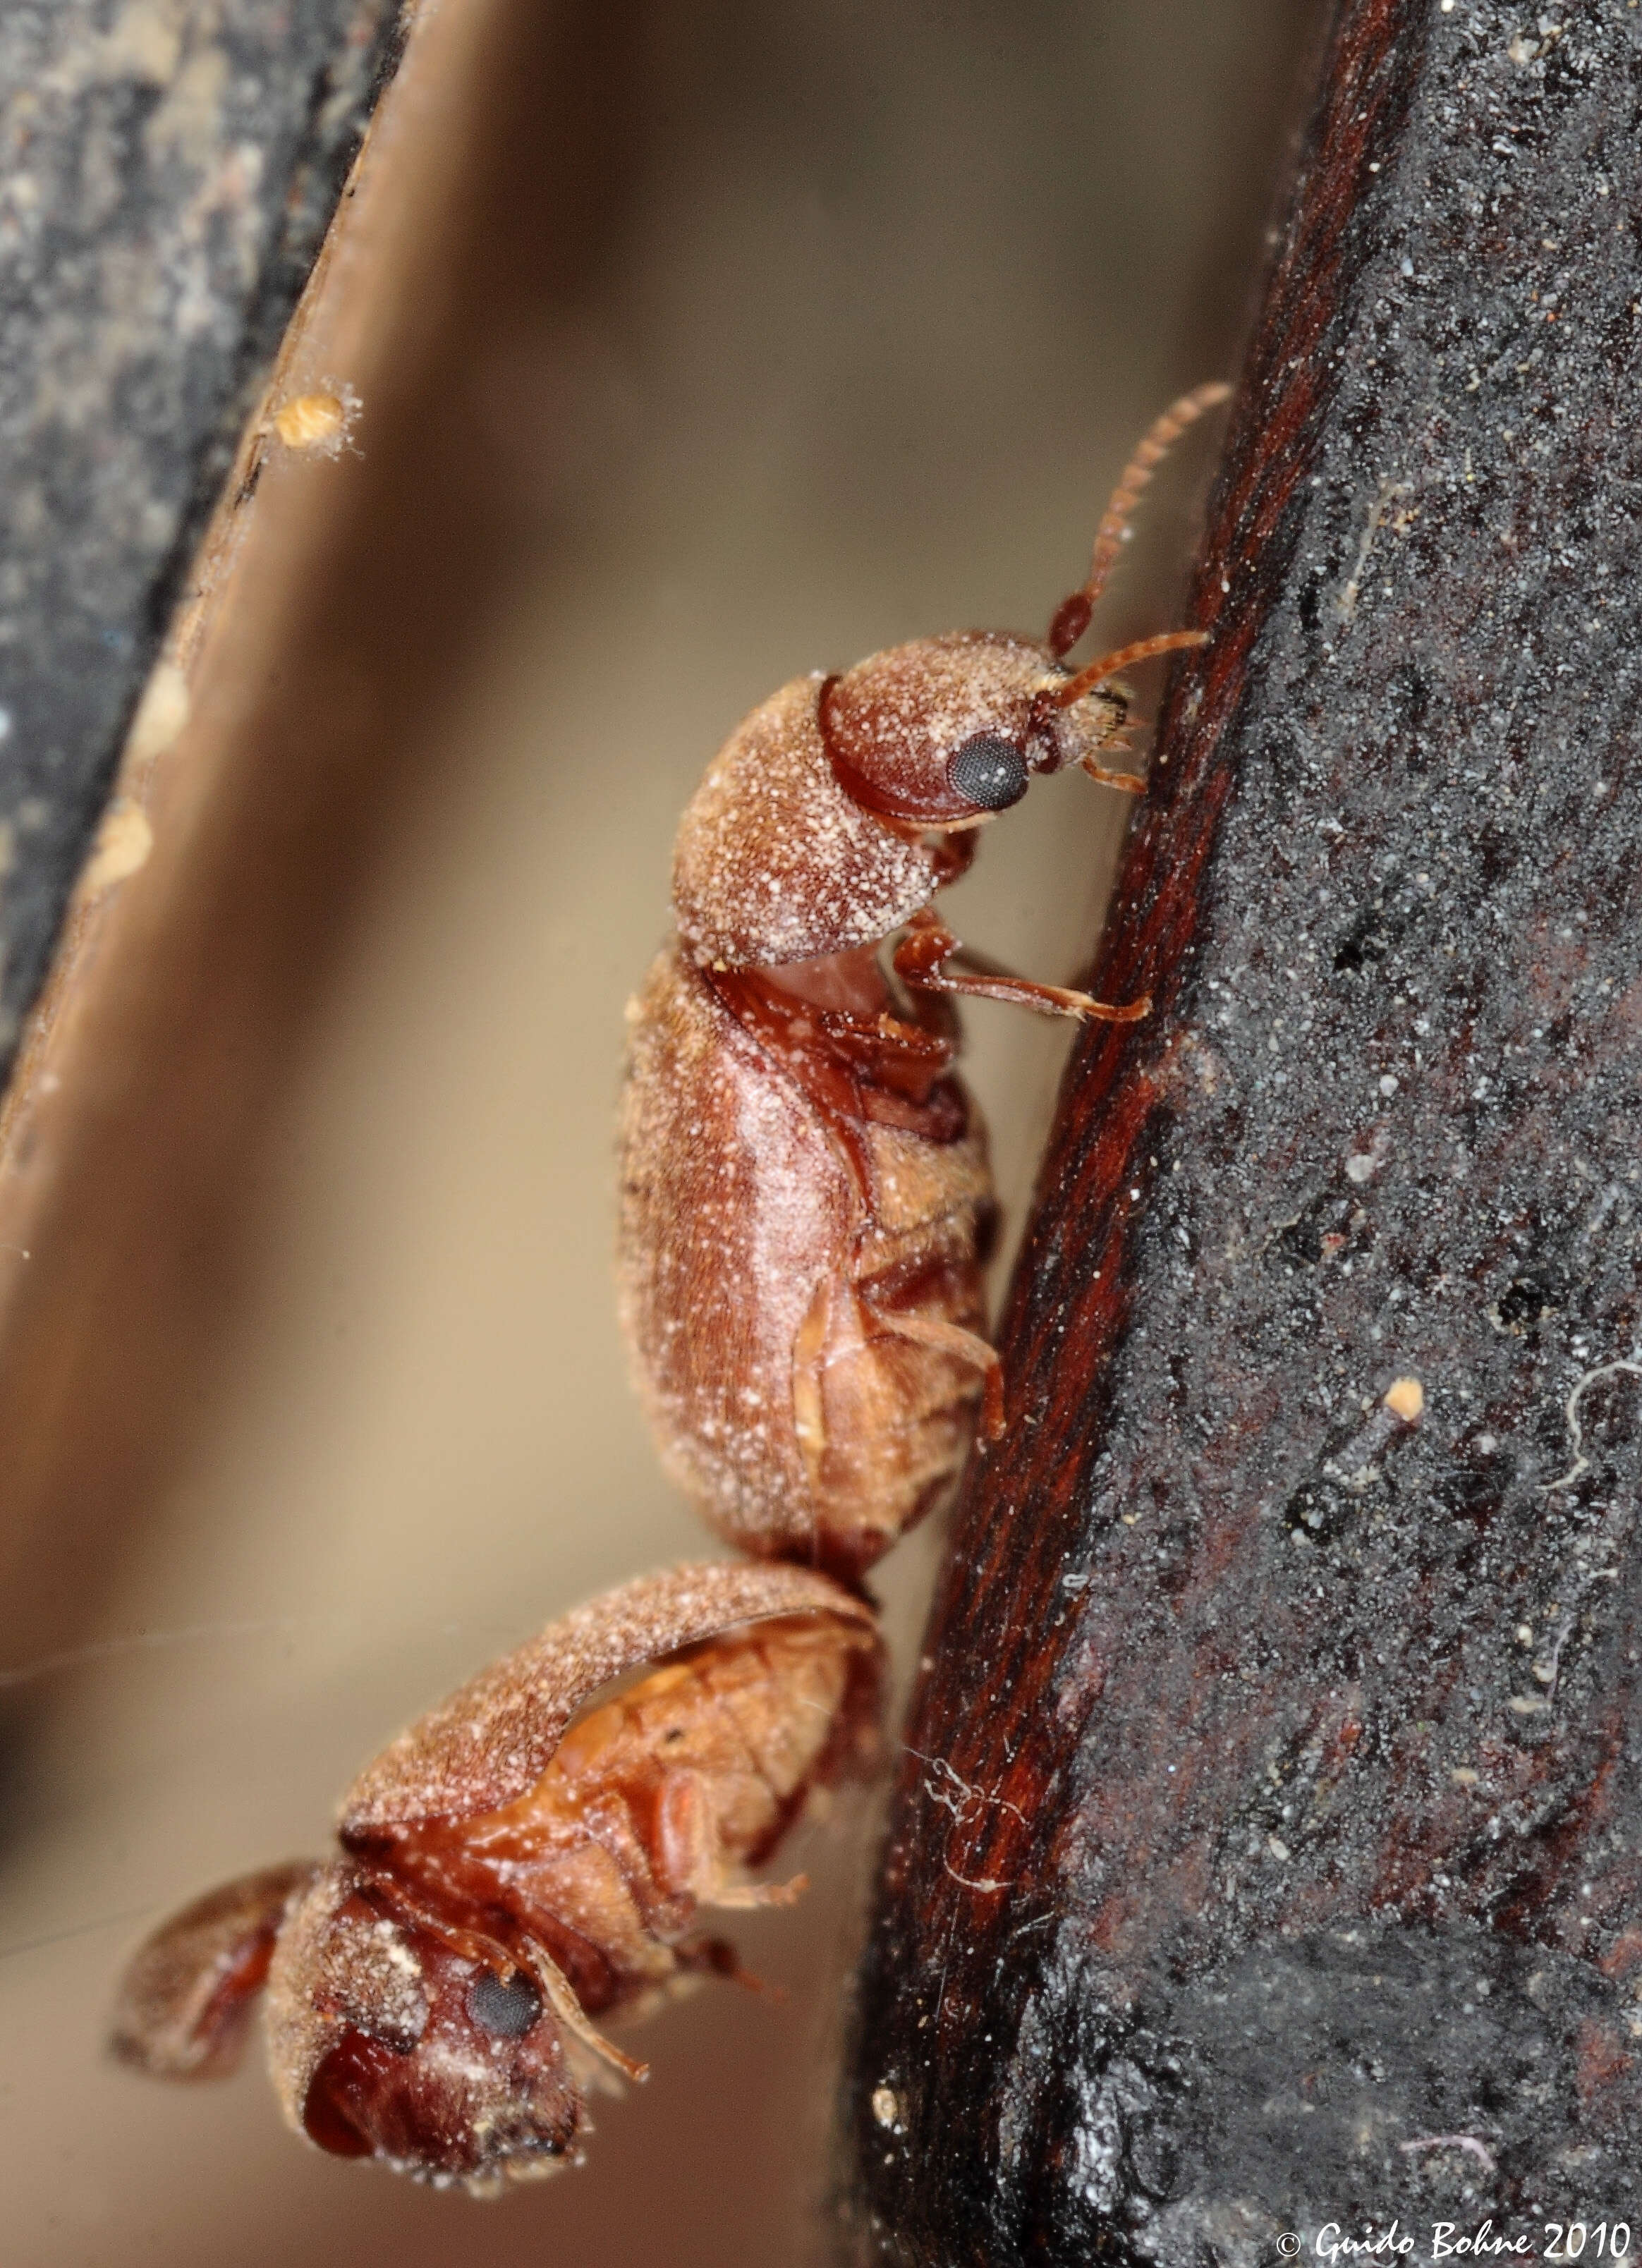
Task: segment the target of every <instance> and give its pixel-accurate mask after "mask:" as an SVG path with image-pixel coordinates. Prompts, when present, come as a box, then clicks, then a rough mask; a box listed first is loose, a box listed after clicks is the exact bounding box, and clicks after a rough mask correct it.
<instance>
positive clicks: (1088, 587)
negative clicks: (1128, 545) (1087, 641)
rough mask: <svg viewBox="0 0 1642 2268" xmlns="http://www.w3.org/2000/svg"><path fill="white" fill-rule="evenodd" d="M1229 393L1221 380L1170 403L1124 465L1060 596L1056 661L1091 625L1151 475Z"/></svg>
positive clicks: (1053, 627) (1052, 639)
mask: <svg viewBox="0 0 1642 2268" xmlns="http://www.w3.org/2000/svg"><path fill="white" fill-rule="evenodd" d="M1231 392H1232V389H1231V387H1229V386H1226V385H1223V384H1222V383H1221V382H1220V381H1219V379H1216V380H1214V381H1213V383H1211V385H1208V386H1199V387H1194V388H1193V390H1192V391H1191V393H1189V394H1182V395H1181V397H1180V400H1179V401H1174V402H1171V403H1170V405H1169V407H1168V408H1167V409H1166V410H1165V411H1164V412H1163V415H1162V416H1161V417H1160V418H1159V419H1158V421H1157V423H1156V424H1155V425H1153V426H1152V430H1151V431H1150V432H1149V433H1148V434H1147V435H1146V437H1145V439H1144V440H1143V441H1142V442H1141V444H1140V446H1139V447H1138V449H1137V450H1136V451H1135V453H1134V455H1133V456H1132V457H1131V458H1130V460H1129V462H1128V464H1127V465H1125V466H1124V468H1123V478H1122V479H1121V480H1120V481H1119V482H1118V483H1117V486H1116V488H1115V489H1114V490H1112V500H1111V502H1110V503H1109V504H1108V505H1107V507H1106V510H1105V512H1104V513H1103V514H1102V515H1101V524H1100V526H1099V527H1097V528H1096V529H1095V531H1094V551H1093V556H1091V558H1090V561H1089V572H1088V575H1087V576H1086V578H1085V580H1084V581H1083V582H1082V583H1081V584H1080V585H1079V587H1078V589H1077V590H1075V591H1074V592H1073V593H1071V597H1070V598H1066V599H1063V600H1061V603H1060V605H1059V606H1058V607H1057V608H1056V609H1055V619H1054V621H1053V622H1051V623H1050V624H1049V652H1050V653H1051V654H1053V656H1054V657H1055V659H1056V660H1057V661H1059V660H1060V659H1062V658H1063V657H1064V655H1066V654H1069V653H1070V652H1071V650H1072V648H1073V646H1075V645H1076V644H1077V643H1078V641H1079V638H1080V637H1082V636H1083V634H1084V632H1085V630H1087V629H1088V627H1089V617H1090V616H1091V615H1093V612H1094V607H1095V601H1096V600H1097V599H1098V598H1099V597H1100V595H1101V592H1102V591H1103V590H1104V589H1105V588H1106V584H1107V578H1108V576H1109V575H1110V574H1111V571H1112V569H1113V566H1114V565H1115V564H1116V559H1117V555H1118V553H1119V552H1120V551H1121V550H1122V549H1123V545H1124V543H1125V542H1126V541H1128V537H1129V523H1130V519H1132V517H1133V516H1134V510H1135V506H1136V505H1137V504H1138V503H1139V501H1140V497H1141V493H1142V491H1143V490H1145V488H1146V487H1147V485H1148V484H1149V483H1150V482H1151V479H1152V474H1153V473H1154V472H1156V470H1157V468H1158V467H1159V466H1160V464H1161V463H1162V461H1163V460H1164V458H1165V457H1167V454H1168V453H1169V451H1170V450H1171V449H1172V448H1173V447H1174V444H1175V442H1176V441H1178V440H1179V438H1180V437H1181V435H1182V433H1183V432H1185V431H1186V429H1187V428H1188V426H1190V425H1195V424H1196V423H1197V420H1198V419H1199V418H1200V417H1201V416H1203V414H1204V411H1205V410H1207V409H1213V408H1214V407H1215V406H1216V404H1217V403H1219V402H1222V401H1229V399H1230V398H1231Z"/></svg>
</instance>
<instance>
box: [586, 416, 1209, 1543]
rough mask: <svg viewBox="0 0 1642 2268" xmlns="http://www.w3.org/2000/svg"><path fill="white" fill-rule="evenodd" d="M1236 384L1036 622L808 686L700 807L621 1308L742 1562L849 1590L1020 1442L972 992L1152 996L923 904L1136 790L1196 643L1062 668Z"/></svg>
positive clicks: (1124, 505) (1112, 518)
mask: <svg viewBox="0 0 1642 2268" xmlns="http://www.w3.org/2000/svg"><path fill="white" fill-rule="evenodd" d="M1228 391H1229V389H1228V388H1227V387H1224V386H1220V385H1212V386H1204V387H1198V388H1197V391H1196V392H1195V393H1192V394H1185V395H1183V396H1182V398H1181V400H1180V401H1176V402H1175V403H1174V405H1173V406H1172V407H1171V409H1169V410H1167V412H1166V413H1165V415H1164V416H1162V417H1160V419H1159V420H1158V421H1157V423H1155V424H1154V425H1153V426H1152V429H1151V431H1149V432H1148V433H1147V435H1146V436H1145V439H1144V440H1143V442H1142V443H1141V445H1140V446H1139V448H1138V450H1137V451H1136V453H1135V455H1134V456H1133V458H1132V459H1131V460H1130V463H1129V465H1128V466H1127V467H1126V468H1125V469H1124V472H1123V477H1122V479H1121V480H1120V481H1119V482H1118V484H1117V487H1116V490H1115V491H1114V493H1113V496H1112V498H1111V501H1110V503H1109V504H1108V506H1107V509H1106V512H1104V514H1103V515H1102V517H1101V521H1100V524H1099V527H1098V528H1097V530H1096V534H1095V539H1094V545H1093V553H1092V556H1091V560H1090V565H1089V571H1088V573H1087V575H1086V577H1085V578H1084V580H1083V582H1082V583H1081V584H1080V585H1079V586H1078V588H1077V589H1076V590H1075V591H1073V592H1072V593H1071V594H1070V595H1069V596H1068V597H1067V598H1066V599H1064V600H1063V601H1062V603H1061V604H1060V606H1059V607H1058V608H1057V609H1056V611H1055V614H1054V616H1053V618H1052V621H1051V622H1050V626H1049V631H1048V634H1047V636H1046V637H1043V638H1042V639H1034V638H1030V637H1021V636H1019V635H1016V634H1013V633H1009V632H1003V631H990V630H961V631H955V632H950V633H947V634H946V635H944V636H939V637H925V638H918V639H915V640H913V641H912V642H910V643H909V644H904V645H899V646H894V647H891V648H889V649H888V650H887V652H882V653H877V654H873V655H870V656H869V657H868V658H867V659H865V660H864V661H860V662H858V663H857V664H856V665H855V666H854V667H853V668H850V669H847V670H844V671H843V672H842V673H840V674H832V675H828V674H825V673H821V672H816V673H814V674H811V675H809V676H807V677H800V678H797V679H794V680H793V681H792V682H791V683H790V684H787V685H785V686H783V687H782V688H781V689H780V690H779V691H778V692H777V693H775V694H772V695H771V696H770V697H769V700H768V701H766V702H764V703H762V705H761V706H760V707H759V708H757V709H755V710H754V711H753V712H752V714H751V715H750V716H749V717H747V718H746V719H745V720H744V721H743V723H742V724H741V725H740V726H739V727H738V728H737V730H736V731H735V732H734V733H732V735H731V736H730V739H729V740H727V741H726V742H725V746H724V747H722V748H721V749H720V750H719V752H718V755H717V756H715V757H714V759H713V761H712V762H711V764H710V765H709V766H708V769H707V772H706V775H705V777H703V781H702V783H701V785H700V787H699V788H698V789H697V791H696V794H695V796H694V798H693V799H691V801H690V803H689V805H688V808H687V809H686V811H685V813H684V816H683V819H682V821H681V824H680V827H679V831H678V838H677V842H676V844H675V847H674V865H673V908H674V917H675V921H676V924H677V927H676V933H675V935H674V937H673V939H670V940H669V942H668V943H667V944H666V946H664V947H663V948H662V951H661V953H660V954H659V956H658V957H657V959H656V960H655V961H654V962H653V963H652V967H651V969H650V972H649V975H648V976H647V977H646V978H645V980H644V984H643V986H642V988H641V990H640V991H639V993H638V995H637V998H636V999H635V1000H634V1002H633V1003H632V1005H631V1006H630V1010H629V1022H630V1052H629V1065H628V1077H627V1082H626V1086H625V1089H624V1094H623V1101H622V1130H621V1147H622V1219H621V1233H620V1251H619V1280H620V1288H621V1306H622V1323H623V1327H624V1330H625V1334H626V1337H627V1341H628V1344H629V1348H630V1354H631V1360H632V1368H633V1373H634V1376H635V1380H636V1382H637V1389H638V1393H639V1395H640V1398H641V1400H642V1402H643V1403H644V1409H645V1411H646V1414H647V1415H648V1418H649V1419H650V1423H651V1426H652V1432H653V1433H654V1436H655V1439H656V1442H657V1446H658V1448H659V1452H660V1454H661V1458H662V1462H663V1463H664V1464H665V1466H666V1469H667V1471H668V1473H669V1475H670V1476H671V1477H672V1478H673V1479H674V1482H675V1483H676V1484H678V1485H679V1486H680V1487H681V1489H682V1490H683V1491H684V1492H685V1494H686V1495H687V1496H688V1499H689V1500H690V1502H691V1503H692V1504H693V1505H694V1506H695V1507H696V1510H697V1511H698V1512H699V1513H701V1515H702V1517H703V1519H704V1520H706V1521H707V1522H708V1523H709V1525H710V1526H711V1527H712V1528H715V1529H717V1531H718V1533H719V1534H720V1535H723V1536H725V1537H726V1538H727V1539H728V1540H729V1541H730V1542H731V1543H734V1544H736V1545H738V1546H739V1547H740V1549H742V1550H747V1551H750V1552H754V1553H755V1554H757V1555H759V1556H761V1557H773V1558H788V1559H794V1560H799V1561H802V1562H805V1563H806V1564H809V1565H815V1566H819V1567H822V1568H825V1569H828V1570H829V1571H830V1572H833V1573H835V1574H836V1575H838V1576H840V1577H841V1578H842V1579H843V1580H846V1581H855V1580H859V1578H860V1577H861V1575H862V1574H863V1573H864V1572H865V1570H866V1569H868V1568H869V1567H870V1566H871V1565H873V1562H874V1561H875V1560H876V1559H877V1558H878V1557H880V1555H881V1554H882V1553H883V1552H884V1551H885V1550H887V1549H888V1547H889V1546H890V1545H891V1544H892V1543H894V1542H895V1538H896V1537H897V1536H898V1535H901V1534H902V1532H903V1531H904V1530H905V1529H906V1528H909V1526H910V1525H911V1524H912V1523H913V1522H914V1521H917V1519H919V1518H920V1517H921V1516H922V1515H923V1514H924V1513H925V1512H927V1511H928V1510H929V1509H930V1508H931V1506H933V1505H934V1504H935V1503H936V1502H937V1501H939V1499H941V1498H942V1497H944V1496H945V1495H946V1492H947V1491H948V1490H949V1489H950V1487H951V1485H952V1484H953V1482H954V1478H955V1476H956V1475H957V1473H958V1471H959V1469H960V1468H961V1464H962V1462H963V1458H964V1456H965V1454H966V1453H967V1449H968V1442H969V1439H970V1435H971V1432H972V1431H973V1429H974V1425H975V1418H976V1406H977V1404H978V1405H979V1409H980V1427H981V1433H982V1437H983V1440H995V1439H996V1438H997V1437H998V1434H999V1433H1000V1432H1001V1431H1002V1429H1003V1425H1004V1421H1005V1381H1004V1377H1003V1373H1002V1369H1001V1366H1000V1364H999V1362H998V1356H997V1354H996V1353H995V1352H994V1351H993V1349H992V1348H991V1346H990V1344H989V1343H988V1341H987V1338H986V1336H985V1314H984V1305H983V1288H982V1259H983V1252H984V1249H985V1247H986V1244H987V1241H988V1238H989V1234H990V1223H991V1220H992V1219H993V1216H994V1213H995V1210H996V1208H995V1204H994V1199H993V1196H992V1187H991V1178H990V1169H989V1167H988V1162H987V1150H986V1138H985V1131H984V1128H983V1124H982V1122H981V1119H980V1116H979V1114H978V1112H977V1111H976V1107H975V1104H974V1102H973V1101H972V1100H971V1098H970V1096H969V1094H968V1091H967V1090H966V1088H965V1087H964V1086H963V1084H962V1082H961V1080H960V1079H959V1078H958V1076H957V1074H956V1071H955V1061H956V1056H957V1049H958V1030H957V1024H956V1020H955V1014H954V1000H955V998H956V997H957V996H961V995H964V994H968V995H972V996H975V997H977V998H986V999H992V1000H1002V1001H1008V1002H1012V1003H1014V1004H1016V1005H1019V1006H1022V1007H1026V1008H1029V1009H1032V1010H1034V1011H1035V1012H1036V1013H1040V1014H1045V1015H1054V1016H1072V1017H1079V1018H1089V1019H1097V1020H1104V1021H1108V1022H1116V1023H1128V1022H1133V1021H1135V1020H1138V1019H1139V1018H1141V1017H1144V1016H1145V1014H1146V1013H1147V1012H1148V1009H1149V1006H1150V1002H1149V1001H1148V1000H1146V999H1144V998H1143V999H1139V1000H1133V1001H1128V1002H1124V1003H1121V1004H1113V1003H1110V1002H1106V1001H1101V1000H1097V999H1094V998H1091V997H1090V995H1088V994H1087V993H1085V992H1079V991H1074V990H1069V989H1068V988H1066V987H1064V986H1061V985H1056V984H1047V983H1036V982H1034V981H1032V980H1030V979H1028V978H1026V977H1022V976H1015V975H1013V974H1012V973H1011V972H1010V971H1008V970H1007V969H1005V968H1000V967H998V965H997V964H996V963H994V962H992V961H989V960H987V959H986V958H985V957H984V956H983V955H981V954H976V953H974V952H972V951H971V950H969V949H968V947H966V946H963V945H962V944H961V942H960V940H959V939H957V938H956V937H955V936H954V934H953V932H951V931H950V930H949V929H947V928H946V925H945V924H943V923H942V921H941V920H940V918H939V915H937V914H936V913H935V911H934V910H933V908H932V905H931V901H932V899H933V898H934V897H935V895H936V894H937V893H938V892H939V891H940V890H941V889H943V888H945V887H946V885H947V884H948V883H950V882H952V881H954V880H956V879H957V878H958V876H959V875H960V874H961V873H964V872H965V871H966V869H967V868H968V865H969V864H970V862H971V860H972V859H973V858H974V856H975V851H976V843H977V839H978V836H979V834H980V831H981V829H982V828H984V827H986V826H988V825H990V823H991V822H992V821H993V820H994V819H995V818H997V817H998V815H999V814H1002V813H1004V812H1005V811H1007V810H1009V809H1010V808H1011V807H1012V806H1013V805H1014V804H1016V803H1018V802H1019V801H1020V799H1021V797H1022V796H1023V795H1024V794H1025V793H1026V792H1027V788H1028V786H1029V785H1030V784H1031V783H1032V781H1033V780H1034V779H1035V778H1036V777H1040V776H1042V775H1043V774H1046V773H1049V772H1056V771H1060V770H1065V769H1067V768H1069V767H1071V766H1074V765H1075V766H1077V767H1079V768H1080V769H1081V770H1084V771H1085V772H1086V773H1087V774H1088V775H1089V777H1091V778H1093V779H1094V780H1096V781H1098V782H1100V783H1101V784H1104V785H1106V786H1108V787H1112V788H1116V789H1118V790H1120V791H1122V792H1125V793H1129V794H1135V793H1138V792H1140V791H1141V790H1142V788H1143V787H1144V785H1145V782H1144V781H1143V780H1142V779H1141V778H1140V777H1138V776H1137V775H1136V774H1135V773H1133V772H1130V771H1127V770H1117V769H1115V768H1114V767H1113V766H1112V764H1111V763H1110V762H1108V759H1109V758H1110V757H1111V756H1112V755H1114V754H1115V753H1116V752H1120V751H1121V750H1122V749H1123V746H1124V734H1125V726H1126V724H1127V720H1128V713H1129V711H1128V700H1127V696H1126V695H1125V694H1124V693H1123V690H1122V689H1121V687H1120V686H1119V685H1118V684H1117V683H1116V681H1117V680H1118V679H1119V678H1120V676H1121V674H1122V673H1123V671H1125V670H1128V669H1130V668H1133V667H1136V666H1138V665H1139V664H1141V663H1144V662H1146V661H1149V660H1152V659H1155V658H1158V657H1160V656H1163V655H1167V654H1171V653H1176V652H1183V651H1185V650H1187V649H1189V648H1191V647H1194V646H1197V645H1201V644H1203V643H1204V637H1205V635H1206V634H1205V633H1204V632H1203V631H1201V630H1169V631H1165V632H1163V633H1162V634H1161V635H1160V636H1157V637H1147V638H1142V639H1138V640H1137V641H1135V642H1134V643H1132V644H1128V645H1125V646H1123V647H1121V648H1119V649H1118V650H1117V651H1116V652H1110V653H1106V654H1103V655H1101V657H1100V658H1099V659H1097V660H1095V661H1093V662H1090V663H1089V664H1087V665H1086V666H1085V667H1083V668H1080V669H1074V668H1073V667H1071V665H1070V663H1069V660H1068V657H1069V656H1070V654H1071V652H1072V649H1073V648H1074V647H1075V646H1076V645H1077V644H1078V643H1079V639H1080V638H1081V637H1083V634H1084V632H1085V631H1086V630H1087V629H1088V627H1089V624H1090V622H1091V619H1092V617H1093V610H1094V606H1095V602H1096V600H1098V598H1099V596H1100V594H1101V590H1102V589H1103V588H1104V586H1105V584H1106V581H1107V578H1108V576H1109V574H1110V572H1111V570H1112V567H1113V565H1114V563H1115V562H1116V559H1117V557H1118V556H1119V553H1120V551H1121V549H1122V547H1123V541H1124V539H1125V536H1126V534H1127V532H1128V528H1129V524H1130V517H1131V515H1132V513H1133V511H1134V508H1135V504H1136V503H1137V501H1138V498H1139V497H1140V495H1141V493H1142V491H1143V490H1145V486H1146V484H1147V482H1149V481H1150V480H1151V478H1152V472H1153V470H1154V469H1155V468H1156V466H1157V465H1158V463H1159V462H1160V460H1161V459H1162V457H1163V456H1164V454H1165V453H1167V450H1168V448H1169V447H1170V446H1171V445H1172V444H1173V442H1174V440H1175V439H1177V438H1178V437H1179V436H1180V435H1181V434H1182V432H1183V431H1185V430H1186V428H1187V427H1188V426H1189V425H1190V424H1192V423H1195V422H1196V420H1197V418H1198V417H1200V416H1202V415H1203V413H1204V410H1206V409H1209V408H1210V407H1211V406H1212V405H1213V404H1215V403H1217V402H1219V401H1223V400H1224V399H1225V398H1226V394H1227V393H1228ZM886 947H887V961H888V967H887V968H885V966H884V965H883V962H884V958H885V957H886V956H885V954H884V948H886Z"/></svg>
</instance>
